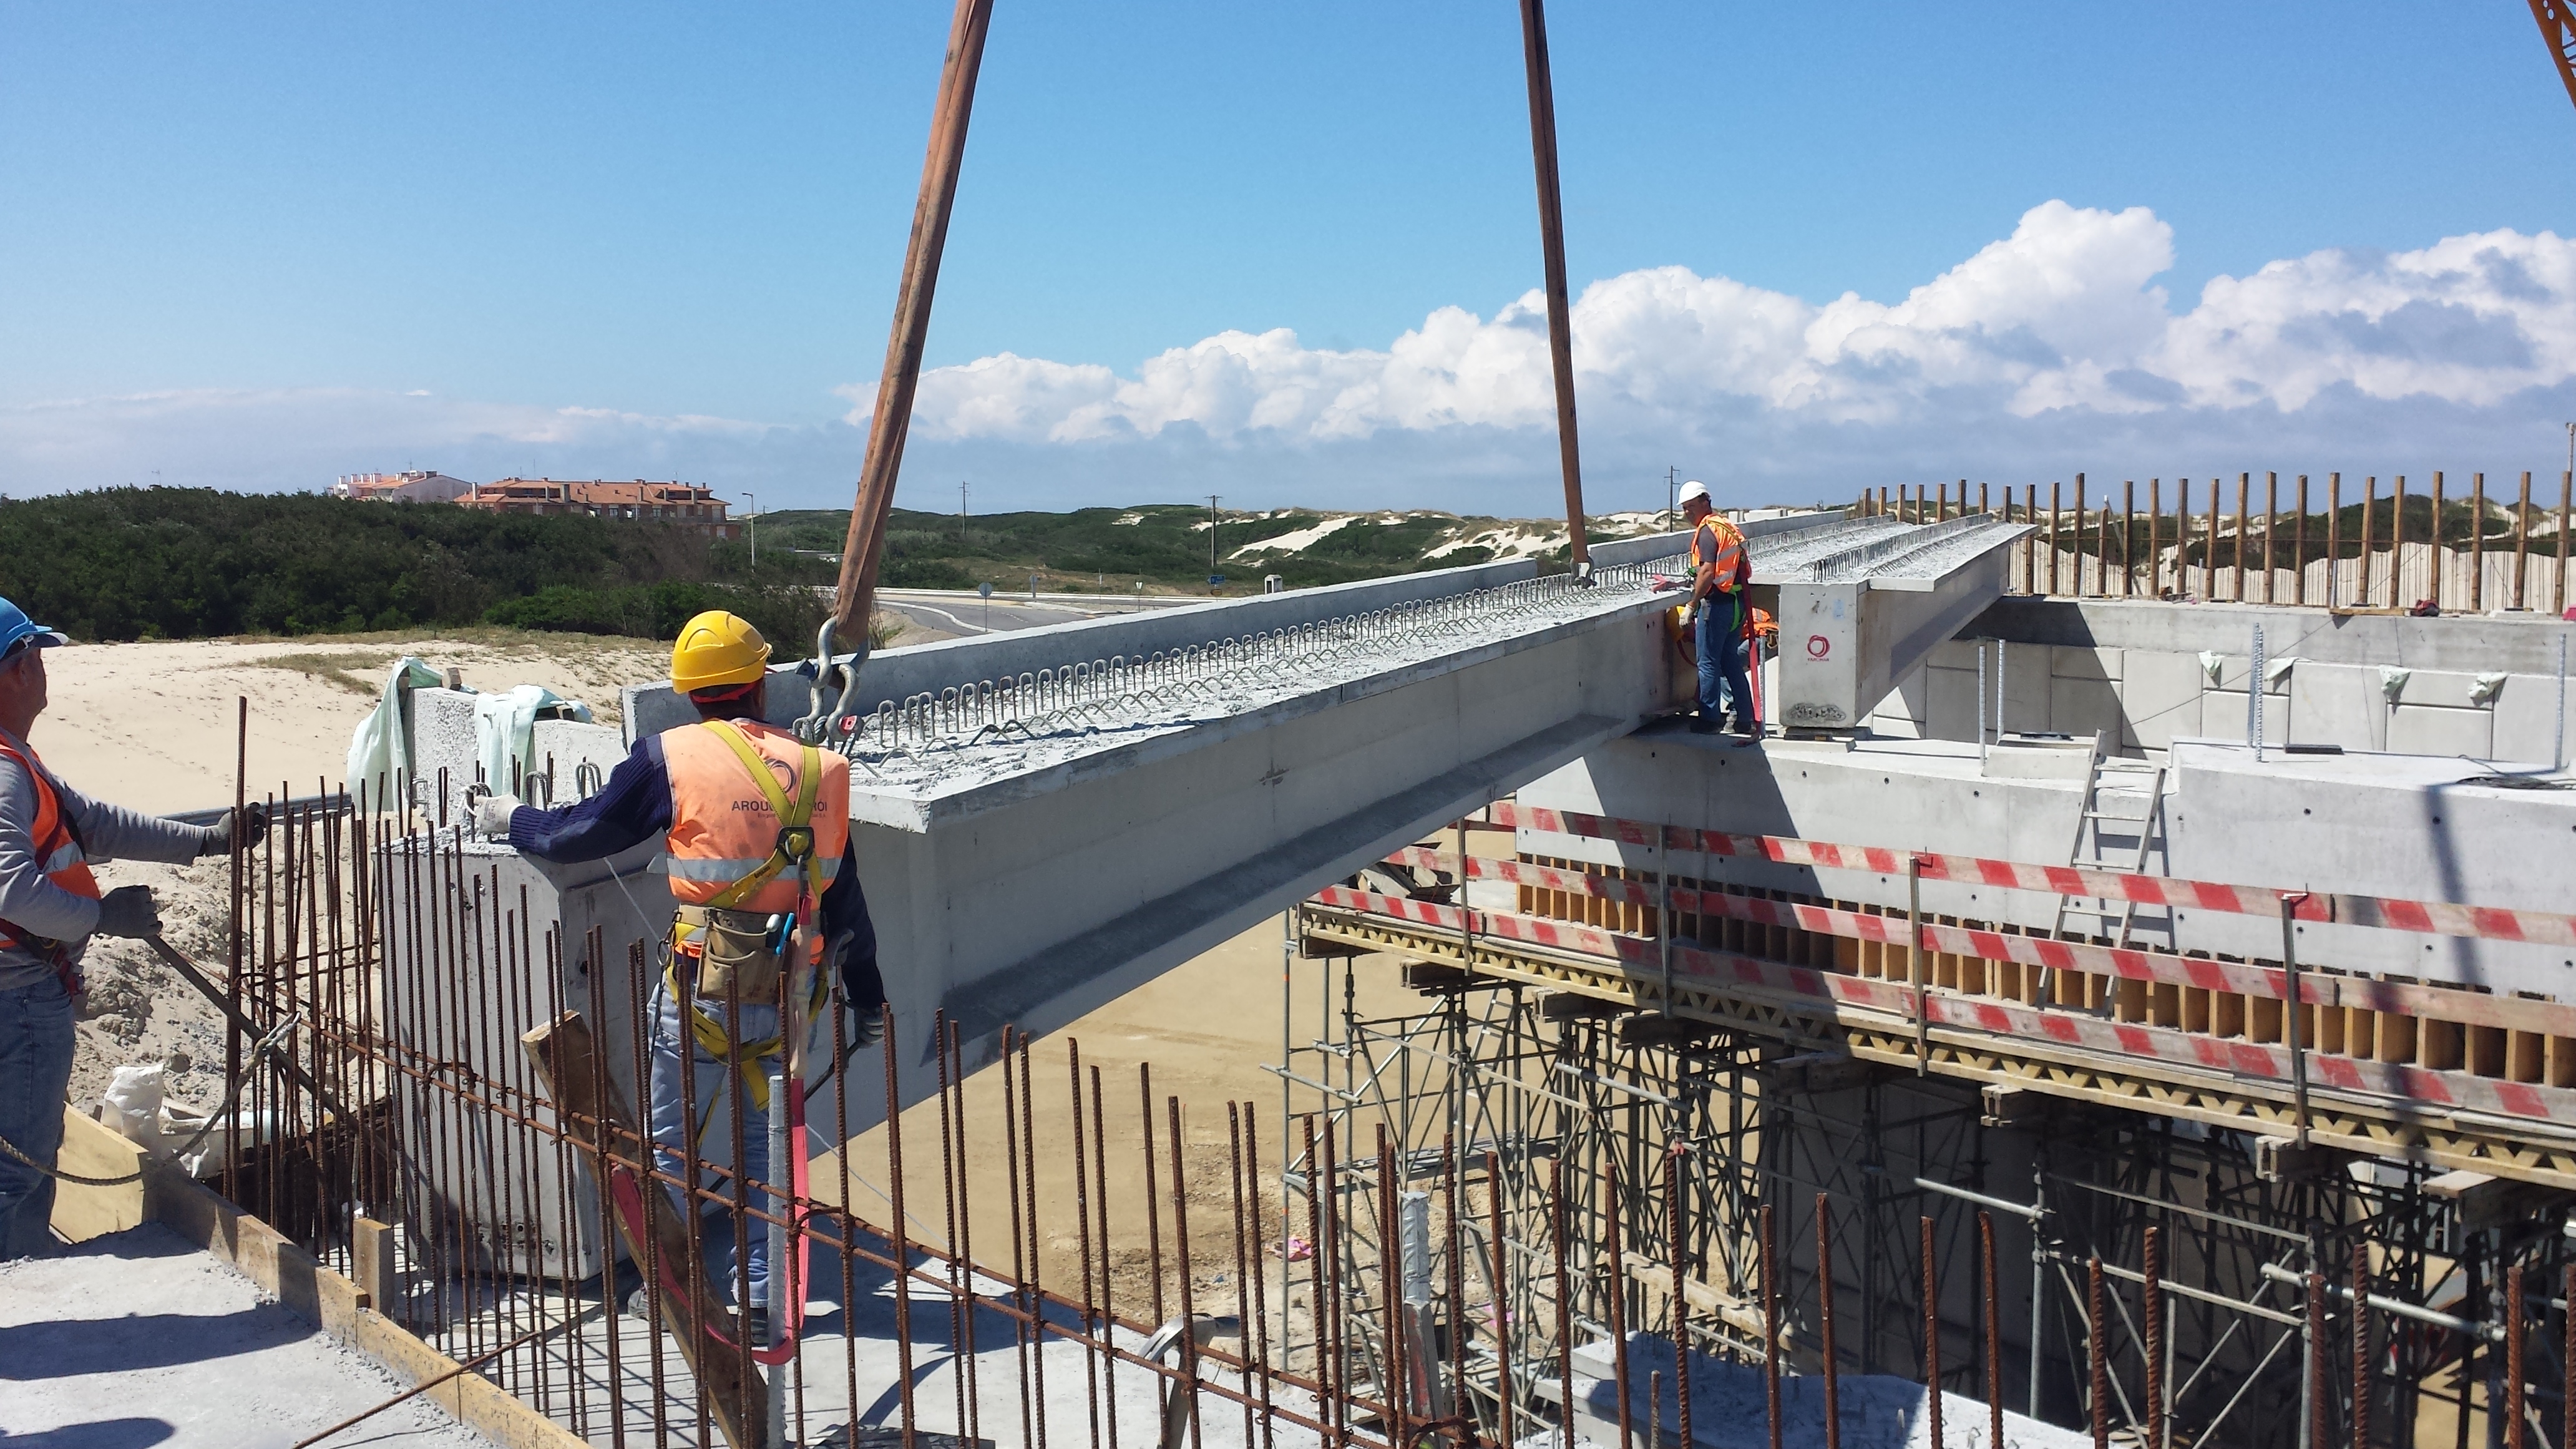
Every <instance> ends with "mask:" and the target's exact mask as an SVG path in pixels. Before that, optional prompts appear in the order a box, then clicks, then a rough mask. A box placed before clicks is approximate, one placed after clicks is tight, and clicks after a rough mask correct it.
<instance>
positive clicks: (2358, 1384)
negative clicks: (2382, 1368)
mask: <svg viewBox="0 0 2576 1449" xmlns="http://www.w3.org/2000/svg"><path fill="white" fill-rule="evenodd" d="M2373 1377H2374V1375H2373V1374H2372V1372H2371V1368H2370V1245H2369V1244H2368V1243H2366V1242H2361V1241H2358V1240H2356V1241H2355V1242H2354V1243H2353V1245H2352V1443H2353V1449H2370V1400H2371V1380H2372V1378H2373ZM2570 1449H2576V1445H2571V1446H2570Z"/></svg>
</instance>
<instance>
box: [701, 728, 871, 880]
mask: <svg viewBox="0 0 2576 1449" xmlns="http://www.w3.org/2000/svg"><path fill="white" fill-rule="evenodd" d="M728 735H730V736H732V738H731V739H728V738H727V736H728ZM737 743H739V744H740V745H741V746H743V747H744V748H745V749H747V750H748V751H749V752H750V754H751V755H752V756H754V757H755V758H757V759H758V760H759V762H760V764H761V765H762V767H763V768H764V769H766V771H767V773H768V776H769V778H768V780H767V781H766V782H760V781H755V780H754V779H753V778H752V775H751V770H750V767H749V766H747V765H746V764H745V763H744V760H743V757H742V755H741V754H739V753H737V752H736V749H735V746H736V744H737ZM662 763H663V766H664V768H665V770H666V771H667V772H668V774H669V776H670V780H671V829H670V833H669V835H668V836H667V837H666V838H665V840H664V847H663V848H664V860H665V863H666V866H667V868H668V869H669V871H670V875H671V895H672V897H673V898H674V899H676V900H678V901H680V902H681V903H683V904H685V905H692V906H703V905H710V904H716V903H718V901H719V898H720V897H722V896H724V895H725V894H726V892H727V891H728V890H730V889H731V888H732V887H733V886H735V885H736V884H737V883H739V882H742V881H744V880H746V879H748V878H750V877H752V876H754V875H756V874H758V873H759V872H760V871H761V870H762V869H763V868H764V867H766V866H768V865H770V864H771V863H772V862H773V861H776V860H777V858H778V845H779V840H778V837H779V831H780V828H781V826H782V825H784V824H790V823H795V822H787V821H782V820H781V819H780V818H779V810H778V803H773V798H772V797H773V795H775V797H776V801H777V802H779V803H784V804H786V805H787V806H788V810H789V813H790V814H793V813H794V811H795V805H796V803H797V802H798V800H799V799H800V797H801V798H807V799H810V800H811V801H812V805H811V807H810V808H811V814H810V818H809V819H807V820H806V821H804V822H802V823H803V824H805V825H806V826H807V827H808V828H810V829H811V830H812V831H813V832H814V850H813V854H812V855H811V856H810V857H809V858H808V860H807V862H806V869H805V872H804V874H803V878H802V880H801V882H800V879H799V877H798V875H797V873H796V872H794V871H792V870H788V869H785V868H783V863H782V868H781V869H780V870H779V871H778V872H777V873H776V874H775V875H774V876H772V877H771V878H770V879H769V880H767V881H766V882H765V883H762V884H761V885H759V886H758V887H757V888H756V889H754V890H752V891H750V892H749V893H748V894H746V895H744V896H743V897H742V898H740V899H738V900H733V901H725V902H722V904H724V905H727V906H729V907H730V908H731V909H734V910H738V911H753V912H758V913H761V914H764V915H777V914H783V913H785V912H788V911H793V910H795V909H796V906H797V897H798V895H799V894H800V885H801V887H802V891H801V893H802V894H805V895H806V896H807V906H808V908H809V909H810V908H811V906H812V903H813V902H814V901H815V900H819V899H820V898H821V896H822V894H823V888H824V887H825V886H826V885H828V884H830V883H831V881H832V879H833V878H834V877H835V876H836V875H837V874H838V873H839V871H840V865H841V856H842V854H843V852H845V851H846V850H847V849H848V848H849V840H850V762H849V761H848V760H845V759H843V758H842V757H841V756H839V755H837V754H835V753H833V752H832V751H830V750H820V749H815V748H813V747H812V746H809V745H807V744H806V743H805V742H803V741H802V740H799V739H797V738H796V737H795V736H793V735H791V734H788V733H787V732H786V731H784V730H779V729H773V728H771V727H770V726H768V725H765V724H761V723H758V722H756V721H751V720H742V721H728V722H725V723H723V724H721V725H717V724H715V723H714V722H708V721H702V722H700V723H698V724H691V725H682V726H681V727H680V728H678V729H674V730H665V731H663V733H662ZM817 768H819V770H820V778H819V779H815V780H811V781H810V782H809V781H808V780H807V779H806V778H804V777H805V775H806V774H807V772H808V771H811V770H815V769H817ZM764 784H766V785H767V786H768V787H769V788H766V789H764V788H763V785H764ZM808 790H810V791H811V794H810V795H808V794H807V792H808Z"/></svg>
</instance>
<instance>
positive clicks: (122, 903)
mask: <svg viewBox="0 0 2576 1449" xmlns="http://www.w3.org/2000/svg"><path fill="white" fill-rule="evenodd" d="M94 934H97V935H101V936H131V937H134V938H135V939H137V940H141V939H143V938H145V937H148V936H158V935H160V934H161V907H160V906H159V905H158V904H156V903H155V902H154V901H153V899H152V887H150V886H139V885H130V886H118V887H117V888H116V889H114V890H112V891H109V892H108V893H107V894H106V895H103V896H101V897H99V900H98V929H97V930H96V932H95V933H94Z"/></svg>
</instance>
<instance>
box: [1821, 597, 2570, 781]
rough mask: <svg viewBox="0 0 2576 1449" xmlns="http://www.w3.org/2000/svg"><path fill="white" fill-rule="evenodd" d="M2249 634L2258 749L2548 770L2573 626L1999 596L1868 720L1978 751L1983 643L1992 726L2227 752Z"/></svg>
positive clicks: (2241, 710) (2242, 696)
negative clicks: (2199, 741) (2257, 690)
mask: <svg viewBox="0 0 2576 1449" xmlns="http://www.w3.org/2000/svg"><path fill="white" fill-rule="evenodd" d="M2258 624H2259V625H2260V626H2261V627H2262V629H2263V635H2264V653H2265V657H2266V660H2267V667H2266V668H2265V671H2264V674H2265V686H2264V706H2263V735H2264V738H2265V740H2267V741H2268V742H2270V743H2273V744H2283V743H2289V744H2318V745H2335V746H2338V747H2340V748H2343V749H2346V750H2374V751H2389V752H2392V753H2399V754H2429V755H2441V756H2460V755H2465V756H2468V757H2469V758H2471V759H2478V760H2496V761H2502V762H2510V763H2517V764H2524V765H2535V764H2548V763H2550V762H2552V761H2553V760H2555V759H2556V758H2558V749H2559V740H2558V734H2559V729H2560V725H2559V708H2558V699H2559V681H2558V658H2559V649H2560V644H2561V641H2562V640H2566V639H2568V638H2569V637H2570V635H2571V634H2576V627H2571V626H2570V625H2567V624H2565V623H2561V622H2559V621H2556V620H2550V619H2540V618H2525V617H2514V618H2493V617H2486V618H2437V619H2409V618H2402V617H2396V616H2390V615H2345V616H2335V615H2329V614H2326V613H2324V612H2322V611H2320V610H2315V609H2286V608H2284V609H2267V608H2263V607H2260V606H2245V607H2236V606H2230V605H2194V604H2165V603H2157V602H2150V601H2137V602H2115V601H2084V602H2079V601H2073V600H2062V599H2027V598H2013V599H2006V600H2004V601H2002V602H2000V603H1998V604H1996V605H1995V606H1994V607H1993V608H1991V609H1989V610H1987V611H1986V613H1985V614H1984V615H1983V616H1981V617H1980V618H1978V619H1977V620H1976V621H1975V622H1974V623H1972V624H1970V625H1969V626H1968V628H1967V629H1966V630H1964V631H1962V637H1961V638H1959V639H1957V640H1953V641H1952V642H1950V643H1948V644H1945V645H1943V646H1942V647H1941V648H1939V649H1937V650H1935V651H1934V652H1933V654H1932V657H1931V659H1930V660H1929V661H1927V662H1926V664H1925V665H1924V667H1923V668H1921V669H1918V670H1916V671H1915V672H1914V674H1913V675H1912V676H1910V677H1908V678H1907V679H1905V680H1902V681H1900V682H1899V684H1898V686H1897V688H1896V690H1895V691H1894V692H1893V693H1891V694H1889V695H1888V697H1887V698H1886V700H1885V701H1883V702H1882V703H1881V704H1880V705H1879V707H1878V709H1877V710H1876V712H1875V713H1874V714H1873V715H1872V716H1871V718H1870V721H1869V724H1870V727H1871V728H1872V729H1873V730H1875V731H1876V732H1878V733H1880V734H1885V735H1895V736H1899V737H1928V738H1935V739H1958V740H1966V739H1973V738H1975V735H1976V726H1977V684H1976V681H1977V644H1976V643H1975V642H1974V641H1975V640H1976V639H1978V638H1987V639H1993V640H1999V641H2002V644H2003V647H2002V648H2001V649H2000V650H1997V649H1995V648H1993V647H1992V646H1989V648H1988V651H1987V656H1986V667H1987V670H1988V672H1989V684H1988V688H1989V690H1991V689H1992V688H1993V687H1994V686H1993V684H1992V675H1993V672H1994V671H1995V670H1996V669H1997V668H1998V667H2000V669H2001V673H2002V676H2003V694H2004V702H2003V727H2004V728H2005V729H2007V730H2011V731H2015V732H2030V733H2041V732H2054V733H2059V734H2068V735H2075V736H2078V737H2083V736H2088V735H2091V734H2092V733H2093V732H2095V731H2096V730H2101V731H2107V732H2109V739H2110V741H2111V743H2112V745H2113V747H2114V748H2115V749H2117V750H2119V751H2120V752H2122V753H2125V754H2130V755H2149V754H2153V753H2155V752H2160V751H2163V750H2165V749H2167V748H2168V747H2169V746H2170V745H2171V744H2172V742H2173V741H2174V740H2176V739H2182V738H2190V737H2193V736H2209V737H2213V738H2229V739H2239V740H2241V739H2244V738H2246V734H2247V719H2246V675H2247V672H2248V670H2249V669H2250V667H2251V662H2252V661H2251V652H2250V651H2251V645H2252V638H2253V630H2254V628H2255V626H2257V625H2258ZM2204 653H2206V654H2208V655H2211V656H2215V657H2214V658H2213V659H2204V658H2203V655H2204ZM2488 676H2502V677H2501V678H2489V677H2488Z"/></svg>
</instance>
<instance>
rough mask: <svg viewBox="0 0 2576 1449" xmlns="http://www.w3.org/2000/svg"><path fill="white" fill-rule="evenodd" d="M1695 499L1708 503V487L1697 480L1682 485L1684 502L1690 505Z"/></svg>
mask: <svg viewBox="0 0 2576 1449" xmlns="http://www.w3.org/2000/svg"><path fill="white" fill-rule="evenodd" d="M1694 498H1696V499H1699V500H1700V501H1701V502H1703V503H1705V502H1707V501H1708V485H1707V484H1705V483H1702V482H1701V481H1699V480H1698V479H1697V478H1693V479H1692V480H1691V481H1689V482H1688V483H1685V484H1683V485H1682V502H1684V503H1688V502H1690V501H1691V500H1692V499H1694Z"/></svg>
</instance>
